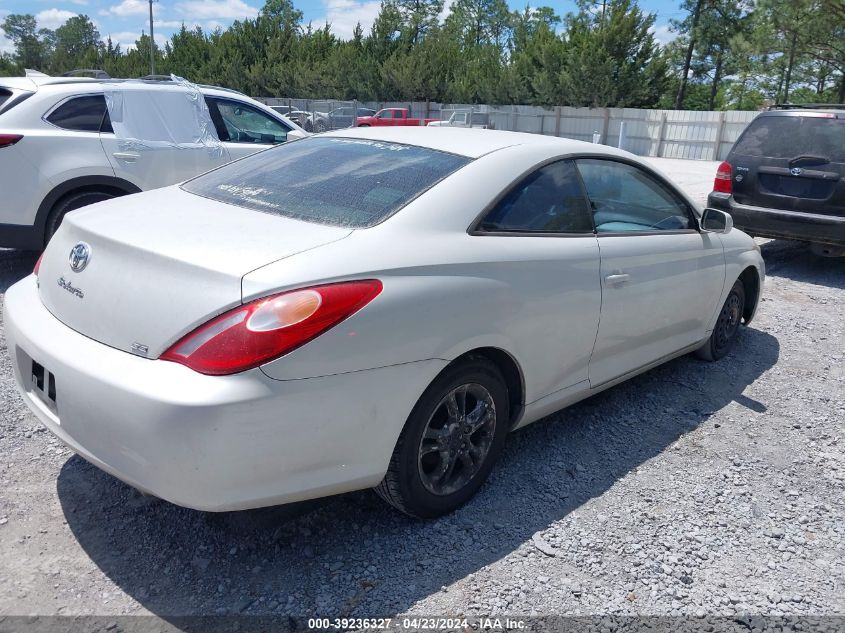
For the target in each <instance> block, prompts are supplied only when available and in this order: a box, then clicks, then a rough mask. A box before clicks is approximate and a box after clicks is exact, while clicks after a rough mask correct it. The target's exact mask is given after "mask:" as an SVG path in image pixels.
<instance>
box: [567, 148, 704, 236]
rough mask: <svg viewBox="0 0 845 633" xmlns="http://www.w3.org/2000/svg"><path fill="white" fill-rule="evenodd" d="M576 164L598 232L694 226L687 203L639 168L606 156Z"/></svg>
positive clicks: (642, 230) (675, 228)
mask: <svg viewBox="0 0 845 633" xmlns="http://www.w3.org/2000/svg"><path fill="white" fill-rule="evenodd" d="M575 163H576V165H577V166H578V171H579V172H580V173H581V179H582V180H583V182H584V188H585V189H586V190H587V196H588V197H589V199H590V203H591V206H592V212H593V220H594V223H595V226H596V232H597V233H599V234H601V233H632V232H633V233H636V232H651V231H682V230H686V229H692V228H694V226H693V225H692V222H691V219H690V209H689V206H688V205H687V203H686V202H685V201H684V200H683V199H682V198H681V197H680V196H678V195H677V194H676V193H675V192H673V191H672V190H671V189H669V188H668V187H666V186H665V185H663V184H662V183H661V182H659V181H658V180H657V179H655V178H654V177H653V176H651V174H649V173H647V172H646V171H644V170H642V169H640V168H639V167H634V166H633V165H629V164H627V163H620V162H617V161H612V160H602V159H579V160H576V161H575Z"/></svg>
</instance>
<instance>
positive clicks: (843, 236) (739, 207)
mask: <svg viewBox="0 0 845 633" xmlns="http://www.w3.org/2000/svg"><path fill="white" fill-rule="evenodd" d="M707 206H709V207H713V208H716V209H721V210H722V211H727V212H728V213H730V214H731V217H733V221H734V226H736V227H737V228H738V229H742V230H743V231H745V232H746V233H748V234H749V235H754V236H757V237H771V238H782V239H789V240H802V241H805V242H814V243H818V244H833V245H836V246H845V217H840V216H835V215H821V214H817V213H802V212H800V211H786V210H783V209H769V208H766V207H754V206H750V205H744V204H739V203H738V202H736V201H735V200H734V199H733V196H731V195H730V194H724V193H716V192H713V193H711V194H710V195H709V196H708V197H707Z"/></svg>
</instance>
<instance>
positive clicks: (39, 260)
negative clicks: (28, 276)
mask: <svg viewBox="0 0 845 633" xmlns="http://www.w3.org/2000/svg"><path fill="white" fill-rule="evenodd" d="M42 259H44V253H41V254H40V255H39V256H38V259H37V260H36V262H35V267H34V268H33V269H32V274H33V275H35V276H36V277H38V271H39V270H41V260H42Z"/></svg>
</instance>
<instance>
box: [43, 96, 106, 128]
mask: <svg viewBox="0 0 845 633" xmlns="http://www.w3.org/2000/svg"><path fill="white" fill-rule="evenodd" d="M47 121H49V122H50V123H52V124H53V125H55V126H57V127H60V128H62V129H65V130H74V131H77V132H100V131H101V130H102V131H103V132H111V131H112V129H111V121H110V120H109V118H108V112H107V111H106V99H105V97H104V96H103V95H86V96H84V97H73V98H72V99H68V100H67V101H65V102H64V103H62V104H61V105H60V106H59V107H58V108H56V109H55V110H53V111H52V112H51V113H50V114H49V115H48V116H47Z"/></svg>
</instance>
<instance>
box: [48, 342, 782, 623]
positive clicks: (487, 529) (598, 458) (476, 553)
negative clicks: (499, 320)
mask: <svg viewBox="0 0 845 633" xmlns="http://www.w3.org/2000/svg"><path fill="white" fill-rule="evenodd" d="M778 354H779V346H778V342H777V340H776V339H775V338H774V337H772V336H770V335H768V334H766V333H764V332H761V331H758V330H755V329H747V330H745V331H744V332H743V334H742V338H741V340H740V341H739V344H738V345H737V348H736V350H735V351H734V353H733V354H732V355H731V356H730V357H728V358H726V359H724V360H723V361H721V362H718V363H703V362H699V361H697V360H694V359H692V358H689V357H685V358H681V359H678V360H675V361H672V362H670V363H668V364H666V365H664V366H662V367H660V368H657V369H655V370H652V371H651V372H648V373H647V374H644V375H642V376H639V377H637V378H634V379H632V380H630V381H628V382H627V383H624V384H622V385H619V386H617V387H615V388H613V389H611V390H609V391H607V392H605V393H603V394H600V395H598V396H595V397H593V398H591V399H590V400H587V401H584V402H582V403H579V404H577V405H575V406H572V407H570V408H569V409H567V410H566V411H565V412H562V413H558V414H555V415H553V416H549V417H548V418H546V419H545V420H543V421H540V422H538V423H536V424H533V425H531V426H529V427H527V428H526V429H524V430H522V431H519V432H516V433H514V434H513V435H512V436H511V438H510V440H509V444H508V446H507V449H506V451H505V453H504V455H503V457H502V460H501V462H500V464H499V465H498V466H497V468H496V469H495V470H494V473H493V476H492V477H491V479H490V481H489V482H488V484H487V485H485V486H484V488H483V489H482V491H481V492H480V494H479V495H478V496H477V497H476V498H475V499H474V500H473V501H471V502H470V503H469V504H467V505H466V506H465V507H464V508H462V509H461V510H459V511H458V512H456V513H454V514H452V515H451V516H447V517H444V518H442V519H439V520H436V521H428V522H421V521H414V520H411V519H408V518H406V517H404V516H401V515H399V514H397V513H395V512H393V511H391V510H389V509H388V508H387V507H386V506H385V505H383V504H382V503H381V502H380V500H378V499H377V498H376V497H375V495H374V494H373V493H371V492H368V491H365V492H359V493H352V494H348V495H342V496H339V497H334V498H329V499H323V500H318V501H313V502H309V503H302V504H296V505H291V506H284V507H279V508H270V509H266V510H256V511H249V512H239V513H226V514H209V513H202V512H196V511H192V510H186V509H183V508H178V507H176V506H173V505H171V504H169V503H166V502H163V501H160V500H156V499H152V498H148V497H141V496H139V495H138V494H137V493H135V492H134V491H133V490H132V489H131V488H129V487H128V486H126V485H124V484H122V483H120V482H118V481H117V480H115V479H113V478H112V477H110V476H108V475H106V474H104V473H102V472H101V471H99V470H97V469H96V468H94V467H92V466H90V465H88V464H87V463H86V462H84V461H83V460H82V459H80V458H78V457H74V458H72V459H70V460H68V462H66V464H65V465H64V467H63V468H62V471H61V473H60V476H59V479H58V484H57V486H58V495H59V499H60V501H61V504H62V508H63V511H64V515H65V517H66V519H67V522H68V525H69V526H70V529H71V530H72V531H73V533H74V535H75V536H76V538H77V539H78V541H79V544H80V545H81V546H82V547H83V548H84V550H85V552H86V553H87V554H88V555H89V556H90V557H91V559H92V560H93V561H94V562H95V563H96V564H97V565H98V566H99V567H100V569H102V571H103V572H104V573H105V574H106V575H107V576H108V577H109V578H111V579H112V580H113V581H114V582H115V583H116V584H117V585H118V586H119V587H120V588H121V589H122V590H123V591H125V592H126V593H127V594H128V595H129V596H131V597H132V598H134V599H135V600H137V601H138V602H140V603H141V605H143V607H145V608H146V609H148V610H150V611H151V612H153V613H155V614H157V615H160V616H162V617H164V618H166V619H169V620H170V621H171V623H172V624H174V626H181V625H180V624H179V620H178V619H174V618H176V616H180V615H182V616H184V615H194V614H197V615H199V614H209V615H213V614H224V613H228V614H235V613H249V614H290V615H314V614H316V615H320V616H334V615H353V616H354V615H358V616H363V615H366V616H376V615H383V616H389V615H394V614H397V613H401V612H404V611H406V610H407V609H408V608H410V607H411V606H412V605H413V604H414V603H415V602H417V601H419V600H422V599H424V598H426V597H427V596H429V595H431V594H433V593H435V592H437V591H440V590H441V588H442V587H444V586H445V585H450V584H451V583H453V582H455V581H457V580H459V579H461V578H464V577H465V576H467V574H470V573H472V572H475V571H478V570H479V569H480V568H482V567H484V566H486V565H488V564H490V563H493V562H495V561H497V560H498V559H500V558H502V557H503V556H506V555H508V554H509V553H511V552H513V551H514V550H516V549H518V548H520V547H521V546H524V547H525V548H530V547H533V545H532V544H531V537H532V535H533V534H534V533H535V532H537V531H538V530H542V529H544V528H546V527H547V526H548V525H549V524H550V523H552V522H554V521H557V520H559V519H561V518H562V517H564V516H566V515H567V514H568V513H570V512H572V511H573V510H575V509H577V508H578V507H579V506H581V505H582V504H584V503H585V502H586V501H588V500H589V499H591V498H594V497H597V496H599V495H601V494H603V493H604V492H605V491H607V490H608V488H609V487H611V486H612V485H613V484H614V483H615V482H616V481H617V480H618V479H619V478H621V477H623V476H624V475H625V474H626V473H628V472H630V471H632V470H633V469H636V468H637V467H638V466H640V465H641V464H643V463H644V462H646V461H648V460H649V459H651V458H652V457H654V456H656V455H657V454H659V453H660V452H661V451H664V450H666V449H667V447H669V446H670V445H671V444H672V443H673V442H674V441H675V440H676V439H678V438H679V437H680V436H681V435H683V434H685V433H688V432H690V431H692V430H694V429H695V428H697V427H698V426H700V425H702V424H706V423H707V422H708V418H709V417H710V416H711V415H712V414H713V413H714V412H715V411H718V410H719V409H721V408H722V407H724V406H726V405H727V404H729V403H730V402H732V401H736V402H737V403H739V404H740V405H742V406H746V407H749V408H750V409H753V410H755V411H759V410H765V409H766V406H767V403H760V402H756V401H755V400H752V399H750V398H748V397H746V396H744V395H743V391H744V390H745V389H746V387H747V386H748V385H750V384H751V383H753V382H754V381H755V380H757V379H758V378H759V377H760V376H761V374H763V373H764V372H765V371H766V370H768V369H769V368H770V367H772V366H773V365H774V364H775V363H776V361H777V359H778ZM720 422H721V424H730V422H729V421H726V418H725V416H722V417H721V418H720ZM718 428H719V427H718V425H715V424H712V423H711V429H712V432H716V433H718V432H719V431H718ZM714 459H720V458H718V457H714ZM611 511H620V512H626V511H627V509H626V508H624V507H619V508H611ZM466 601H467V603H471V602H472V601H473V600H472V598H471V597H469V596H468V597H467V598H466Z"/></svg>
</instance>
